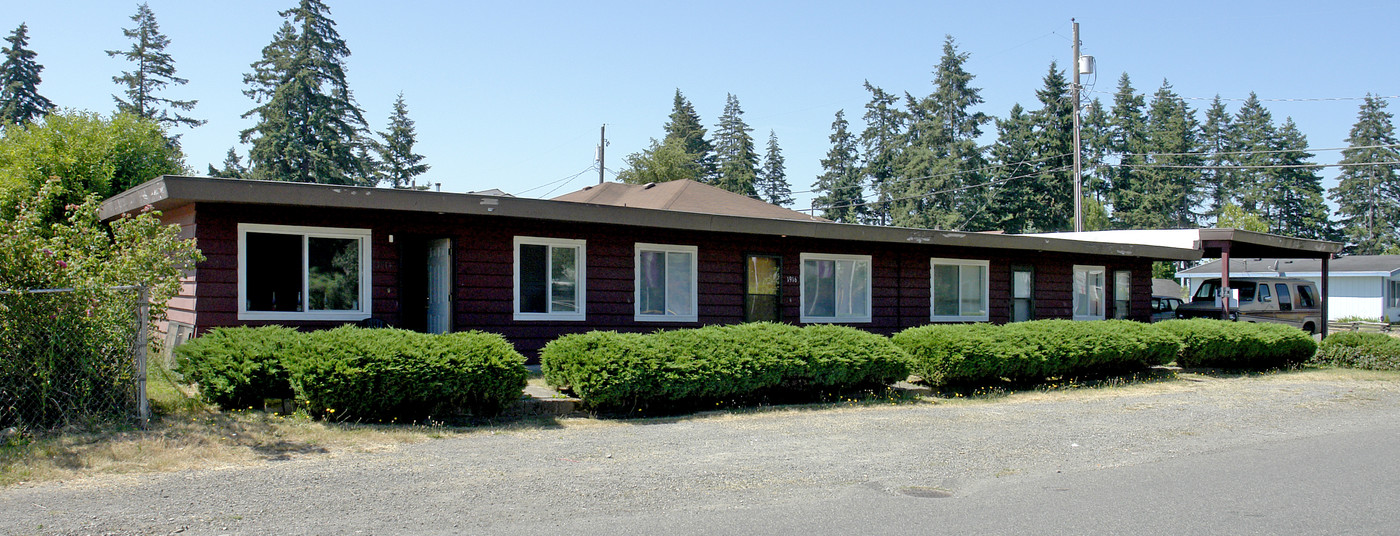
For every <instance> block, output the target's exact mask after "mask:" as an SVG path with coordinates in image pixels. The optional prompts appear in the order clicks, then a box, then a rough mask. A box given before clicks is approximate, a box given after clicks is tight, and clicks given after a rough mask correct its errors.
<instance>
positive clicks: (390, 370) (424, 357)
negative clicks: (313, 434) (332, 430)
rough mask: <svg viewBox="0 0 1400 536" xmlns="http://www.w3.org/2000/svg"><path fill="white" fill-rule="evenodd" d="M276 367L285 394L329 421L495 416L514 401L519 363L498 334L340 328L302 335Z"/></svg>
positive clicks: (522, 375) (521, 375)
mask: <svg viewBox="0 0 1400 536" xmlns="http://www.w3.org/2000/svg"><path fill="white" fill-rule="evenodd" d="M303 339H304V342H303V343H302V344H299V345H296V346H294V347H293V353H292V357H291V358H290V359H287V360H285V361H284V363H285V365H286V366H287V368H288V369H289V370H290V372H291V376H290V377H291V385H292V389H293V390H294V391H295V392H296V396H297V398H298V399H299V401H301V403H302V404H304V405H305V407H306V408H307V411H309V412H310V413H311V414H312V415H316V416H320V417H324V418H326V419H329V420H356V421H359V420H367V421H390V420H395V419H403V420H419V419H422V418H425V417H429V416H433V415H448V414H453V413H456V412H457V411H468V412H470V413H472V414H474V415H487V416H489V415H495V414H497V413H500V412H501V411H502V410H504V409H505V408H506V407H507V406H509V405H510V404H511V403H512V402H515V401H517V400H519V399H520V390H521V389H523V388H524V387H525V381H526V376H527V373H526V371H525V358H524V356H521V355H520V354H519V353H518V352H516V351H515V348H514V347H513V346H511V345H510V343H508V342H506V340H505V339H504V338H502V337H501V336H500V335H495V334H489V333H482V332H477V331H467V332H458V333H450V334H443V335H428V334H423V333H415V332H412V331H403V330H397V329H360V328H356V327H350V326H346V327H341V328H336V329H333V330H328V331H318V332H313V333H308V334H305V335H303Z"/></svg>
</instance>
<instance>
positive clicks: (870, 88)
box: [860, 80, 907, 225]
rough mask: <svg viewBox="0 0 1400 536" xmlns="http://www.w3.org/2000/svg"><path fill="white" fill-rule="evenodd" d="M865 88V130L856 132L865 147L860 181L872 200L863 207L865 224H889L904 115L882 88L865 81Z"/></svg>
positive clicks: (901, 145) (892, 96)
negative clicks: (868, 99) (867, 100)
mask: <svg viewBox="0 0 1400 536" xmlns="http://www.w3.org/2000/svg"><path fill="white" fill-rule="evenodd" d="M865 90H866V91H867V92H869V93H870V102H867V103H866V104H865V116H864V119H865V130H863V131H861V133H860V143H861V146H862V147H863V148H864V149H865V150H864V152H863V154H864V157H865V158H864V161H863V162H862V165H861V169H862V174H863V175H864V176H863V177H862V178H861V182H862V183H864V184H865V185H867V186H869V188H870V191H871V192H874V194H875V199H876V202H875V203H874V204H872V205H869V206H867V207H866V210H865V211H864V213H865V214H866V215H868V217H869V219H868V221H867V222H866V223H873V224H875V225H889V223H890V218H889V211H890V199H891V198H893V197H895V194H894V193H892V192H893V190H894V187H895V186H896V185H895V184H894V183H893V182H892V180H893V179H894V177H895V165H896V163H897V162H898V160H899V153H900V149H901V148H902V147H903V135H904V122H905V120H906V119H907V116H906V114H905V113H904V112H903V111H901V110H900V109H899V99H898V98H897V97H895V96H894V95H892V94H890V93H887V92H885V90H883V89H881V88H879V87H876V86H874V85H871V84H870V81H869V80H866V81H865Z"/></svg>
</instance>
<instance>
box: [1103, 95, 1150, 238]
mask: <svg viewBox="0 0 1400 536" xmlns="http://www.w3.org/2000/svg"><path fill="white" fill-rule="evenodd" d="M1145 106H1146V103H1145V102H1144V100H1143V97H1142V95H1139V94H1138V93H1137V90H1135V89H1133V83H1132V80H1131V79H1129V78H1128V73H1123V76H1121V77H1119V78H1118V91H1117V92H1116V93H1114V95H1113V108H1112V109H1111V110H1110V111H1109V148H1110V150H1111V152H1112V153H1114V154H1116V155H1117V157H1118V164H1117V165H1116V166H1114V168H1113V186H1112V195H1111V196H1110V200H1111V201H1112V202H1113V212H1112V218H1113V219H1114V221H1116V222H1118V224H1119V225H1122V224H1123V222H1122V219H1121V218H1120V217H1119V214H1118V213H1119V212H1120V211H1126V212H1127V213H1132V212H1133V211H1134V210H1136V209H1135V207H1136V206H1137V205H1138V200H1137V199H1136V196H1137V194H1138V192H1141V191H1142V188H1143V184H1142V176H1141V175H1142V166H1143V165H1144V164H1145V163H1146V161H1145V160H1144V158H1143V153H1144V152H1146V150H1147V148H1146V145H1147V142H1146V136H1147V117H1146V116H1145V115H1144V112H1143V108H1144V107H1145Z"/></svg>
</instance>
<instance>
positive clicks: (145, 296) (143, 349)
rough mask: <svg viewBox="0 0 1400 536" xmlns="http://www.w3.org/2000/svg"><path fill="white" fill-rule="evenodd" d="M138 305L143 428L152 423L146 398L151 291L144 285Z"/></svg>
mask: <svg viewBox="0 0 1400 536" xmlns="http://www.w3.org/2000/svg"><path fill="white" fill-rule="evenodd" d="M137 299H138V302H137V304H136V324H137V325H136V348H135V353H136V407H137V412H138V416H137V418H138V420H139V421H140V424H141V428H142V429H145V428H146V427H147V426H149V425H150V422H151V402H150V400H148V399H147V398H146V353H147V351H148V349H149V348H148V347H149V346H150V345H149V344H148V343H147V333H146V330H148V329H150V315H151V291H150V288H148V287H146V286H145V285H142V286H141V287H140V297H139V298H137Z"/></svg>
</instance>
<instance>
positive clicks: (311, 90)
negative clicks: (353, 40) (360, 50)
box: [239, 0, 374, 185]
mask: <svg viewBox="0 0 1400 536" xmlns="http://www.w3.org/2000/svg"><path fill="white" fill-rule="evenodd" d="M278 14H279V15H281V16H282V17H283V18H284V19H286V21H285V22H284V23H283V25H282V28H281V29H280V30H278V32H277V34H276V35H275V36H274V37H273V40H272V43H270V44H268V45H267V46H266V47H264V48H263V57H262V59H260V60H258V61H256V62H254V63H253V64H252V67H253V72H252V73H249V74H245V75H244V76H243V82H244V84H247V86H248V89H245V90H244V91H243V94H244V95H247V96H248V97H249V98H252V99H253V100H254V102H256V103H258V106H257V107H255V108H253V109H252V110H249V111H248V112H247V113H245V114H243V117H245V118H246V117H251V116H257V118H258V121H257V124H255V125H254V126H253V127H251V128H249V129H247V130H244V131H242V132H241V133H240V138H239V139H240V140H241V141H243V142H244V143H252V145H253V147H252V150H251V151H249V154H248V159H249V161H250V162H251V167H252V172H253V175H254V176H255V177H257V178H263V179H272V180H286V181H296V182H317V183H326V184H360V185H369V184H373V182H374V177H372V176H366V170H368V169H370V168H371V166H370V165H368V164H367V163H366V162H364V161H363V159H362V157H363V155H364V154H366V153H365V150H364V146H365V143H366V141H365V136H364V133H365V132H366V131H367V127H366V124H365V119H364V114H363V113H362V112H361V111H360V108H359V106H358V105H357V104H356V103H355V100H354V98H353V97H352V96H351V92H350V87H349V85H348V84H347V83H346V80H345V64H344V58H345V57H346V56H349V55H350V49H349V47H347V46H346V45H345V41H344V40H343V39H341V38H340V35H339V34H338V33H337V32H336V30H335V22H334V21H332V20H331V19H330V18H329V14H330V8H328V7H326V5H325V3H324V2H322V1H321V0H301V1H300V3H299V4H298V5H297V7H295V8H292V9H288V10H286V11H281V12H279V13H278Z"/></svg>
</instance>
